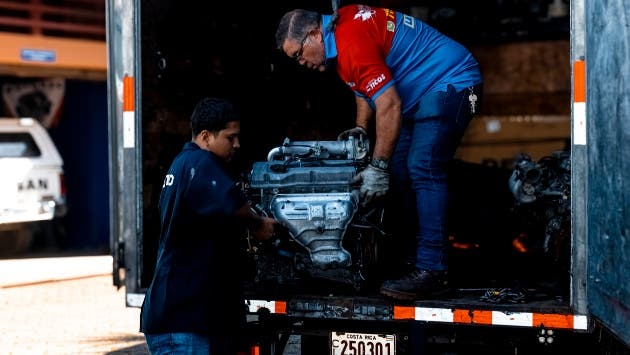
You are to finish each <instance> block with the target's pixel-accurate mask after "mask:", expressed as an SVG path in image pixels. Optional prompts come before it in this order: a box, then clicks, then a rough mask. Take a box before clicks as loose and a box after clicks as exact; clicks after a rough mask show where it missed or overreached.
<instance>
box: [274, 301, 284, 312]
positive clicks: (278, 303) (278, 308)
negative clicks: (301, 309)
mask: <svg viewBox="0 0 630 355" xmlns="http://www.w3.org/2000/svg"><path fill="white" fill-rule="evenodd" d="M276 313H278V314H287V302H286V301H276Z"/></svg>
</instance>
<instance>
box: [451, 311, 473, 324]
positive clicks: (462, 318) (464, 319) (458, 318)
mask: <svg viewBox="0 0 630 355" xmlns="http://www.w3.org/2000/svg"><path fill="white" fill-rule="evenodd" d="M472 316H473V312H472V311H470V310H468V309H456V310H455V311H453V322H454V323H472V321H473V317H472Z"/></svg>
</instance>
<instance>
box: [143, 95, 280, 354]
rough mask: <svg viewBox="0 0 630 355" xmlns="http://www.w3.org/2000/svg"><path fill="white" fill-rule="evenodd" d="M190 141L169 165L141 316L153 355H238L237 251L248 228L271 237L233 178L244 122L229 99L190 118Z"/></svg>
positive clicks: (270, 222)
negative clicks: (229, 164)
mask: <svg viewBox="0 0 630 355" xmlns="http://www.w3.org/2000/svg"><path fill="white" fill-rule="evenodd" d="M190 125H191V130H192V141H191V142H188V143H186V144H185V145H184V148H183V149H182V151H181V152H180V153H179V154H178V155H177V157H176V158H175V159H174V161H173V163H172V164H171V166H170V168H169V170H168V173H167V174H166V176H165V178H164V183H163V185H162V192H161V194H160V200H159V210H160V221H161V227H162V228H161V232H160V242H159V246H158V257H157V265H156V269H155V273H154V275H153V280H152V281H151V284H150V286H149V288H148V290H147V293H146V296H145V299H144V303H143V305H142V311H141V316H140V330H141V331H142V332H143V333H144V334H145V339H146V341H147V345H148V346H149V350H150V351H151V354H154V355H155V354H173V353H177V354H233V353H235V352H236V349H235V341H234V336H235V334H238V327H239V325H240V324H241V321H242V317H243V316H244V313H243V312H244V302H243V299H242V292H241V291H242V290H241V282H242V278H240V277H239V275H238V273H237V271H238V270H241V269H242V268H243V267H242V265H241V260H242V259H241V258H240V257H239V256H240V253H241V251H240V248H239V247H240V245H241V242H242V240H241V237H242V236H244V235H245V234H244V232H245V230H244V228H247V229H249V231H250V232H251V233H252V234H253V235H254V236H255V237H256V238H258V239H261V240H266V239H269V238H271V237H272V235H273V232H274V227H275V225H276V224H277V223H278V222H277V221H276V220H275V219H273V218H267V217H262V216H259V215H257V214H255V213H254V212H252V209H251V208H250V206H249V203H248V201H247V199H246V196H245V195H244V193H243V192H242V190H241V189H240V188H239V187H238V186H237V185H236V184H235V181H234V180H233V179H232V178H231V177H230V175H229V173H228V171H227V169H226V167H227V166H226V163H227V162H229V161H230V160H231V159H232V157H233V155H234V153H235V151H236V150H237V149H238V148H239V147H240V143H239V133H240V119H239V117H238V115H237V113H236V111H235V109H234V107H233V106H232V104H231V103H230V102H228V101H226V100H223V99H218V98H205V99H202V100H201V101H200V102H199V103H198V104H197V106H196V107H195V110H194V112H193V113H192V115H191V118H190Z"/></svg>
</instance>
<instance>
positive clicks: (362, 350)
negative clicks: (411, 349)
mask: <svg viewBox="0 0 630 355" xmlns="http://www.w3.org/2000/svg"><path fill="white" fill-rule="evenodd" d="M330 354H331V355H395V354H396V336H395V335H389V334H370V333H346V332H332V333H330Z"/></svg>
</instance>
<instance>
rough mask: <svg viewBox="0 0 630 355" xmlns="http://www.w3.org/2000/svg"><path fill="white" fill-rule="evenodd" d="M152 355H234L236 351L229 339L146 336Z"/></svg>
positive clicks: (163, 335) (164, 335) (198, 335)
mask: <svg viewBox="0 0 630 355" xmlns="http://www.w3.org/2000/svg"><path fill="white" fill-rule="evenodd" d="M144 339H145V340H146V342H147V345H148V347H149V351H150V352H151V355H167V354H178V355H179V354H182V355H183V354H189V355H198V354H209V355H232V354H234V353H235V352H236V351H235V350H234V349H233V348H232V345H233V342H232V341H231V339H229V338H228V337H225V336H222V337H219V336H216V337H215V336H212V337H209V336H204V335H200V334H195V333H165V334H145V335H144Z"/></svg>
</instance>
